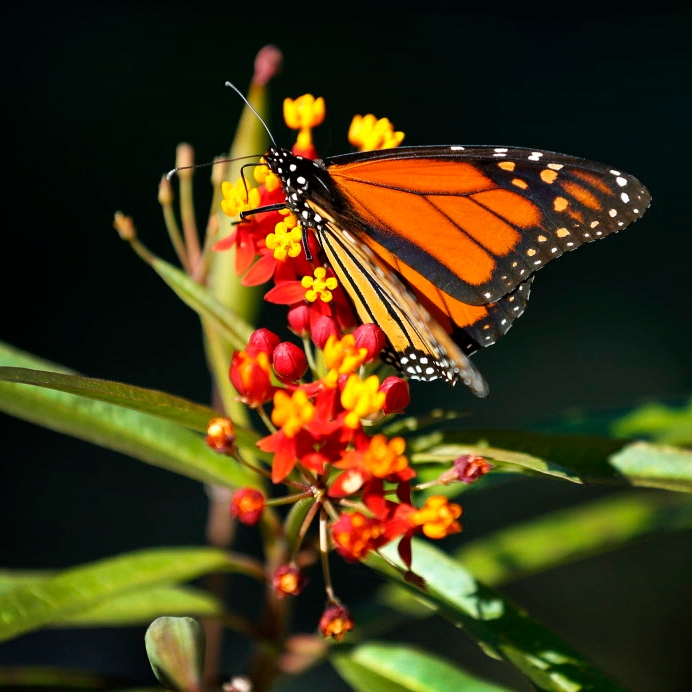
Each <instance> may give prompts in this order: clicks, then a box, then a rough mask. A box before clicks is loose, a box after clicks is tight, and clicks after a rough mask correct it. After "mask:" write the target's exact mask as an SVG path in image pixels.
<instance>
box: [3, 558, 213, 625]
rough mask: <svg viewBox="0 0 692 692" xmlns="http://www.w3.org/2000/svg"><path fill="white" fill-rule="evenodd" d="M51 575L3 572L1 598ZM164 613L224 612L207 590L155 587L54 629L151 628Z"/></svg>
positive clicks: (104, 604)
mask: <svg viewBox="0 0 692 692" xmlns="http://www.w3.org/2000/svg"><path fill="white" fill-rule="evenodd" d="M53 576H54V573H52V572H47V571H43V572H12V571H6V572H0V598H1V597H2V595H3V593H4V592H5V591H9V590H11V589H14V588H16V587H18V586H23V587H27V586H30V585H36V584H39V583H41V582H43V581H45V580H46V579H50V578H51V577H53ZM161 613H167V614H168V615H194V616H196V617H214V616H220V615H222V614H223V613H224V607H223V605H222V604H221V603H220V602H219V601H218V600H217V599H216V598H214V597H213V596H211V595H210V594H209V593H207V592H206V591H201V590H200V589H195V588H193V587H189V586H152V587H147V588H142V589H138V590H137V591H132V592H128V593H124V594H119V595H117V596H114V597H113V598H109V599H108V600H105V601H103V602H101V603H99V604H98V605H96V606H93V607H92V608H86V609H85V610H81V611H79V612H78V613H73V614H72V615H67V616H65V617H64V618H62V619H60V620H57V621H56V622H53V623H52V624H51V626H52V627H121V626H124V625H148V624H149V623H150V622H151V621H152V620H154V619H155V618H157V617H159V616H160V615H161Z"/></svg>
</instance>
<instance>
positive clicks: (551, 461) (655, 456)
mask: <svg viewBox="0 0 692 692" xmlns="http://www.w3.org/2000/svg"><path fill="white" fill-rule="evenodd" d="M409 447H410V449H411V450H412V453H411V455H410V456H411V460H412V461H413V462H414V463H432V462H435V463H439V464H445V465H447V466H448V465H449V464H451V462H452V461H453V460H454V459H456V458H457V457H458V456H460V455H462V454H478V455H481V456H484V457H486V458H487V459H489V460H490V461H491V462H492V463H493V464H494V465H495V466H496V467H497V470H502V471H510V472H514V473H523V474H526V475H543V476H552V477H554V478H561V479H563V480H569V481H573V482H576V483H590V484H596V483H600V484H606V485H621V486H638V487H643V488H664V489H667V490H677V491H681V492H692V452H691V451H688V450H684V449H678V448H675V447H666V446H663V445H654V444H649V443H644V442H629V441H626V440H613V439H609V438H602V437H582V436H576V435H549V434H544V433H534V432H522V431H503V430H481V431H474V430H467V431H461V430H453V431H449V430H446V431H438V432H436V433H432V434H427V435H420V436H414V437H412V438H411V439H410V441H409Z"/></svg>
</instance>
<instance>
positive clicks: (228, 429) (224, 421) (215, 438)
mask: <svg viewBox="0 0 692 692" xmlns="http://www.w3.org/2000/svg"><path fill="white" fill-rule="evenodd" d="M205 440H206V443H207V444H208V445H209V446H210V447H211V448H212V449H213V450H214V451H215V452H218V453H219V454H228V453H229V452H232V451H233V450H234V449H235V431H234V429H233V421H231V419H230V418H212V419H211V420H210V421H209V425H208V426H207V436H206V438H205Z"/></svg>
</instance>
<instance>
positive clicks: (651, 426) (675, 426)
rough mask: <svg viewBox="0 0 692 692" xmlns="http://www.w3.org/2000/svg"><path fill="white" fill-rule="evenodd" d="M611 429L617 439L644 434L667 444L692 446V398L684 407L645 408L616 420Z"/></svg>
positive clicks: (648, 405)
mask: <svg viewBox="0 0 692 692" xmlns="http://www.w3.org/2000/svg"><path fill="white" fill-rule="evenodd" d="M611 430H612V432H613V435H616V436H617V437H639V436H642V435H643V436H646V437H648V438H651V439H653V440H655V441H657V442H661V443H663V444H670V445H687V446H688V447H689V446H692V399H690V401H688V402H687V405H686V406H680V407H675V406H667V405H665V404H662V403H652V404H647V405H646V406H641V407H639V408H637V409H635V410H634V411H631V412H630V413H628V414H627V415H626V416H623V417H622V418H620V419H619V420H618V421H616V422H615V423H614V424H613V425H612V426H611Z"/></svg>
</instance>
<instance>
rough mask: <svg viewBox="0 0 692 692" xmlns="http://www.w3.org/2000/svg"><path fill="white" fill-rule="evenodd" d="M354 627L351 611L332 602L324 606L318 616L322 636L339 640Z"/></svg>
mask: <svg viewBox="0 0 692 692" xmlns="http://www.w3.org/2000/svg"><path fill="white" fill-rule="evenodd" d="M354 627H355V623H354V622H353V618H352V617H351V613H349V612H348V609H347V608H346V607H345V606H342V605H341V604H339V603H332V604H330V605H328V606H327V607H326V608H325V611H324V613H322V617H321V618H320V624H319V630H320V633H321V634H322V635H323V636H324V637H332V639H336V640H337V641H341V640H342V639H343V638H344V636H345V635H346V633H347V632H350V631H351V630H352V629H353V628H354Z"/></svg>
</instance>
